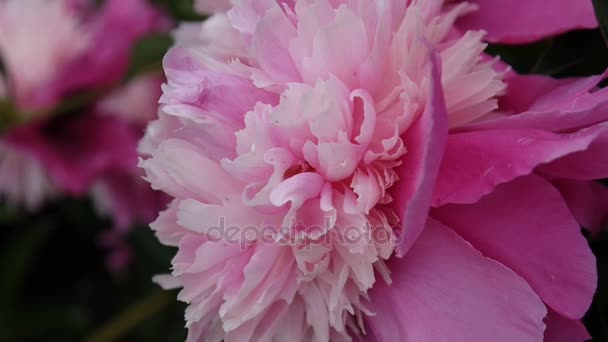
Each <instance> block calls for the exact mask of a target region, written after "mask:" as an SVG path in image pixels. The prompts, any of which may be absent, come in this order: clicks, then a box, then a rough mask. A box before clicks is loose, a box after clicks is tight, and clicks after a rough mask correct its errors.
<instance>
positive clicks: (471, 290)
mask: <svg viewBox="0 0 608 342" xmlns="http://www.w3.org/2000/svg"><path fill="white" fill-rule="evenodd" d="M200 3H201V4H200V5H199V7H198V8H199V9H201V10H203V11H204V10H212V11H213V10H218V9H226V8H228V7H230V6H226V7H224V6H223V4H224V3H220V2H218V6H213V7H205V6H204V5H205V3H207V5H208V4H209V3H214V2H212V1H207V2H205V1H200ZM596 26H597V23H596V21H595V18H594V16H593V10H592V8H591V4H590V3H589V4H588V3H586V2H581V1H575V0H559V1H552V2H546V1H541V0H517V1H516V0H512V1H490V0H487V1H485V0H474V1H471V2H463V1H442V0H426V1H417V0H413V1H403V0H299V1H295V0H239V1H233V6H232V7H231V8H230V9H229V10H228V12H226V13H218V14H216V15H214V16H212V17H211V18H210V19H209V20H207V21H205V22H204V23H203V24H201V25H199V26H196V25H193V24H188V25H184V26H182V27H181V29H180V30H179V31H178V32H177V37H178V42H177V46H176V47H174V48H173V49H172V50H171V51H170V52H169V53H168V54H167V56H166V58H165V61H164V68H165V72H166V76H167V79H168V82H167V83H166V84H165V85H164V86H163V95H162V97H161V103H162V106H161V112H160V114H159V118H158V120H156V121H155V122H152V123H151V124H150V125H149V126H148V131H147V134H146V137H145V138H144V140H143V142H142V143H141V146H140V150H141V152H142V154H143V155H144V159H143V160H142V161H141V163H140V165H141V166H142V167H143V168H144V169H145V171H146V175H147V176H146V177H147V180H148V181H149V182H150V183H151V184H152V186H153V187H154V188H155V189H160V190H163V191H164V192H166V193H168V194H169V195H170V196H172V197H173V198H174V200H173V202H172V203H171V204H170V205H169V208H168V209H167V210H165V211H163V212H162V213H161V214H160V216H159V217H158V219H157V220H156V221H155V222H154V223H153V224H152V229H154V230H155V231H156V234H157V236H158V238H159V239H160V241H161V242H162V243H164V244H166V245H170V246H175V247H177V248H178V252H177V255H176V256H175V258H174V259H173V272H172V274H171V275H165V276H159V277H158V278H157V281H158V282H159V283H160V284H161V285H162V286H164V287H166V288H173V287H181V288H183V289H182V290H181V292H180V294H179V299H180V300H181V301H184V302H186V303H188V308H187V310H186V314H185V318H186V321H187V326H188V329H189V335H188V340H189V341H221V340H225V341H329V340H331V341H352V340H355V341H357V340H365V341H416V342H434V341H455V342H470V341H499V342H502V341H504V342H507V341H521V342H527V341H530V342H533V341H537V342H540V341H546V342H558V341H580V342H582V341H584V340H585V339H587V338H588V335H587V332H586V331H585V329H584V327H583V326H582V324H581V323H580V319H581V318H582V316H583V315H584V314H585V312H586V310H587V308H588V307H589V304H590V302H591V299H592V297H593V294H594V291H595V287H596V270H595V261H594V257H593V254H592V253H591V251H590V250H589V247H588V245H587V243H586V240H585V238H584V237H583V235H582V234H581V232H580V228H579V227H580V226H579V224H581V225H583V226H585V227H586V228H588V229H591V230H594V229H599V228H600V227H601V225H602V224H605V223H606V221H605V219H606V214H607V211H608V205H607V204H608V201H607V200H608V197H607V196H608V193H607V192H606V189H605V188H603V187H601V186H600V185H598V184H596V183H594V182H593V180H595V179H598V178H605V177H608V159H607V158H608V157H607V156H608V155H606V153H605V149H606V147H608V146H606V144H607V143H608V123H606V121H607V119H608V88H604V89H600V88H599V87H598V83H599V82H600V81H601V80H603V79H604V75H600V76H596V77H590V78H581V79H562V80H557V79H551V78H549V77H545V76H536V75H528V76H523V75H518V74H516V73H515V72H513V71H511V70H510V69H509V68H508V67H507V66H505V65H504V64H503V63H502V62H501V61H499V60H495V59H492V58H489V57H488V56H486V55H485V54H484V49H485V47H486V44H485V43H484V41H485V40H489V41H493V42H494V41H500V42H510V43H512V42H528V41H534V40H536V39H539V38H541V37H546V36H549V35H553V34H557V33H561V32H565V31H567V30H571V29H576V28H590V27H596ZM483 30H485V31H483ZM268 227H270V228H272V229H270V231H271V232H272V234H271V235H270V238H267V237H266V236H264V234H265V232H266V231H268V230H267V228H268ZM294 236H295V237H296V238H293V237H294ZM235 237H236V238H235Z"/></svg>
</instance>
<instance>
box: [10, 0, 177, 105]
mask: <svg viewBox="0 0 608 342" xmlns="http://www.w3.org/2000/svg"><path fill="white" fill-rule="evenodd" d="M93 6H94V2H93V1H89V0H52V1H47V0H3V1H0V57H2V59H3V61H4V63H5V66H6V69H7V72H8V79H9V82H10V90H11V94H12V96H13V97H14V100H15V101H16V103H17V105H18V107H19V108H20V109H21V110H22V111H24V112H28V114H30V115H36V114H42V113H44V111H43V110H44V109H48V108H50V107H53V106H54V105H56V104H57V103H58V102H59V101H60V100H61V98H62V97H64V96H66V95H72V94H73V93H74V92H77V91H78V92H81V91H84V90H90V89H91V88H99V87H102V86H107V85H108V84H111V83H113V82H116V81H119V80H120V78H121V77H122V76H123V74H124V72H125V71H126V68H127V67H128V62H129V57H130V51H131V47H132V45H133V43H134V42H135V41H136V40H137V39H139V38H141V37H142V36H143V35H145V34H146V33H150V32H152V31H159V30H166V29H168V27H169V26H168V24H169V23H168V21H167V20H166V19H165V18H164V17H163V16H162V14H161V13H160V12H159V11H158V10H156V9H155V8H153V7H150V5H149V4H148V3H147V2H146V1H145V0H107V1H105V2H104V4H103V7H102V8H101V10H99V11H95V12H94V11H93Z"/></svg>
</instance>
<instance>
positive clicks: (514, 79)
mask: <svg viewBox="0 0 608 342" xmlns="http://www.w3.org/2000/svg"><path fill="white" fill-rule="evenodd" d="M606 76H608V72H605V73H604V74H602V75H598V76H593V77H586V78H572V79H564V80H559V81H555V80H542V78H543V77H544V76H512V75H511V76H510V77H509V78H508V82H509V85H508V92H509V93H511V94H512V95H510V97H507V101H506V102H504V101H503V102H502V103H501V104H502V105H503V107H501V109H502V110H503V111H506V112H507V113H506V114H507V115H500V114H498V115H495V116H488V118H487V119H485V120H481V121H478V122H476V123H472V124H470V125H468V126H466V127H463V128H459V129H458V130H459V131H471V130H480V129H506V128H538V129H544V130H548V131H552V132H559V131H566V130H572V129H575V128H581V127H586V126H589V125H593V124H597V123H599V122H604V121H606V120H607V119H608V88H603V89H599V90H598V89H596V87H597V85H598V83H599V82H601V81H602V80H603V79H604V78H606ZM526 92H529V93H528V94H524V93H526ZM505 104H506V106H505ZM514 110H516V112H513V111H514ZM513 114H515V115H513Z"/></svg>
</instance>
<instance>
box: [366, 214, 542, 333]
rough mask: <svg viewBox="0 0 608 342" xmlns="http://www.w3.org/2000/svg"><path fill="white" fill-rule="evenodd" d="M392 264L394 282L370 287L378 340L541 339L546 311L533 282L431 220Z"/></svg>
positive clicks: (372, 323) (372, 320) (372, 324)
mask: <svg viewBox="0 0 608 342" xmlns="http://www.w3.org/2000/svg"><path fill="white" fill-rule="evenodd" d="M389 267H390V268H391V271H392V277H393V282H392V284H391V285H386V284H385V283H384V282H378V283H377V284H376V285H375V286H374V288H373V289H372V290H371V292H370V300H371V304H370V305H369V308H370V310H372V311H373V312H375V313H376V315H375V316H371V317H369V318H368V319H367V322H368V323H369V326H370V330H371V331H370V333H371V334H372V335H373V336H374V337H375V338H376V339H377V340H378V341H415V342H437V341H450V342H471V341H493V342H511V341H518V342H527V341H530V342H532V341H534V342H541V341H542V337H543V330H544V324H543V322H542V319H543V317H544V316H545V314H546V308H545V306H544V305H543V303H542V302H541V301H540V300H539V299H538V297H537V296H536V294H535V293H534V291H532V289H531V288H530V286H529V285H528V284H527V283H526V282H525V281H524V280H523V279H522V278H520V277H519V276H518V275H517V274H515V273H513V272H512V271H511V270H509V269H507V268H506V267H504V266H502V265H501V264H499V263H498V262H495V261H493V260H491V259H488V258H486V257H484V256H482V255H481V254H480V253H479V252H478V251H476V250H475V249H473V248H472V247H471V245H469V244H468V243H466V242H465V241H464V240H463V239H462V238H460V237H459V236H458V235H457V234H456V233H454V231H452V230H451V229H449V228H448V227H446V226H444V225H442V224H440V223H438V222H436V221H434V220H430V221H428V222H427V225H426V228H425V230H424V232H423V233H422V234H421V235H420V237H419V238H418V240H417V241H416V243H415V244H414V246H413V247H412V248H411V249H410V251H409V252H408V255H407V257H406V258H403V259H393V262H392V263H389Z"/></svg>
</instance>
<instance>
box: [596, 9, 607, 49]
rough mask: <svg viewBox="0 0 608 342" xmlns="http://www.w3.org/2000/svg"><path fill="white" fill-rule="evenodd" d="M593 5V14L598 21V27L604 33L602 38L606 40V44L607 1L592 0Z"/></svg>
mask: <svg viewBox="0 0 608 342" xmlns="http://www.w3.org/2000/svg"><path fill="white" fill-rule="evenodd" d="M593 7H594V8H595V16H596V18H597V21H598V22H599V23H600V29H601V30H602V33H603V35H604V40H605V41H606V44H608V1H606V0H593Z"/></svg>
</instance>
